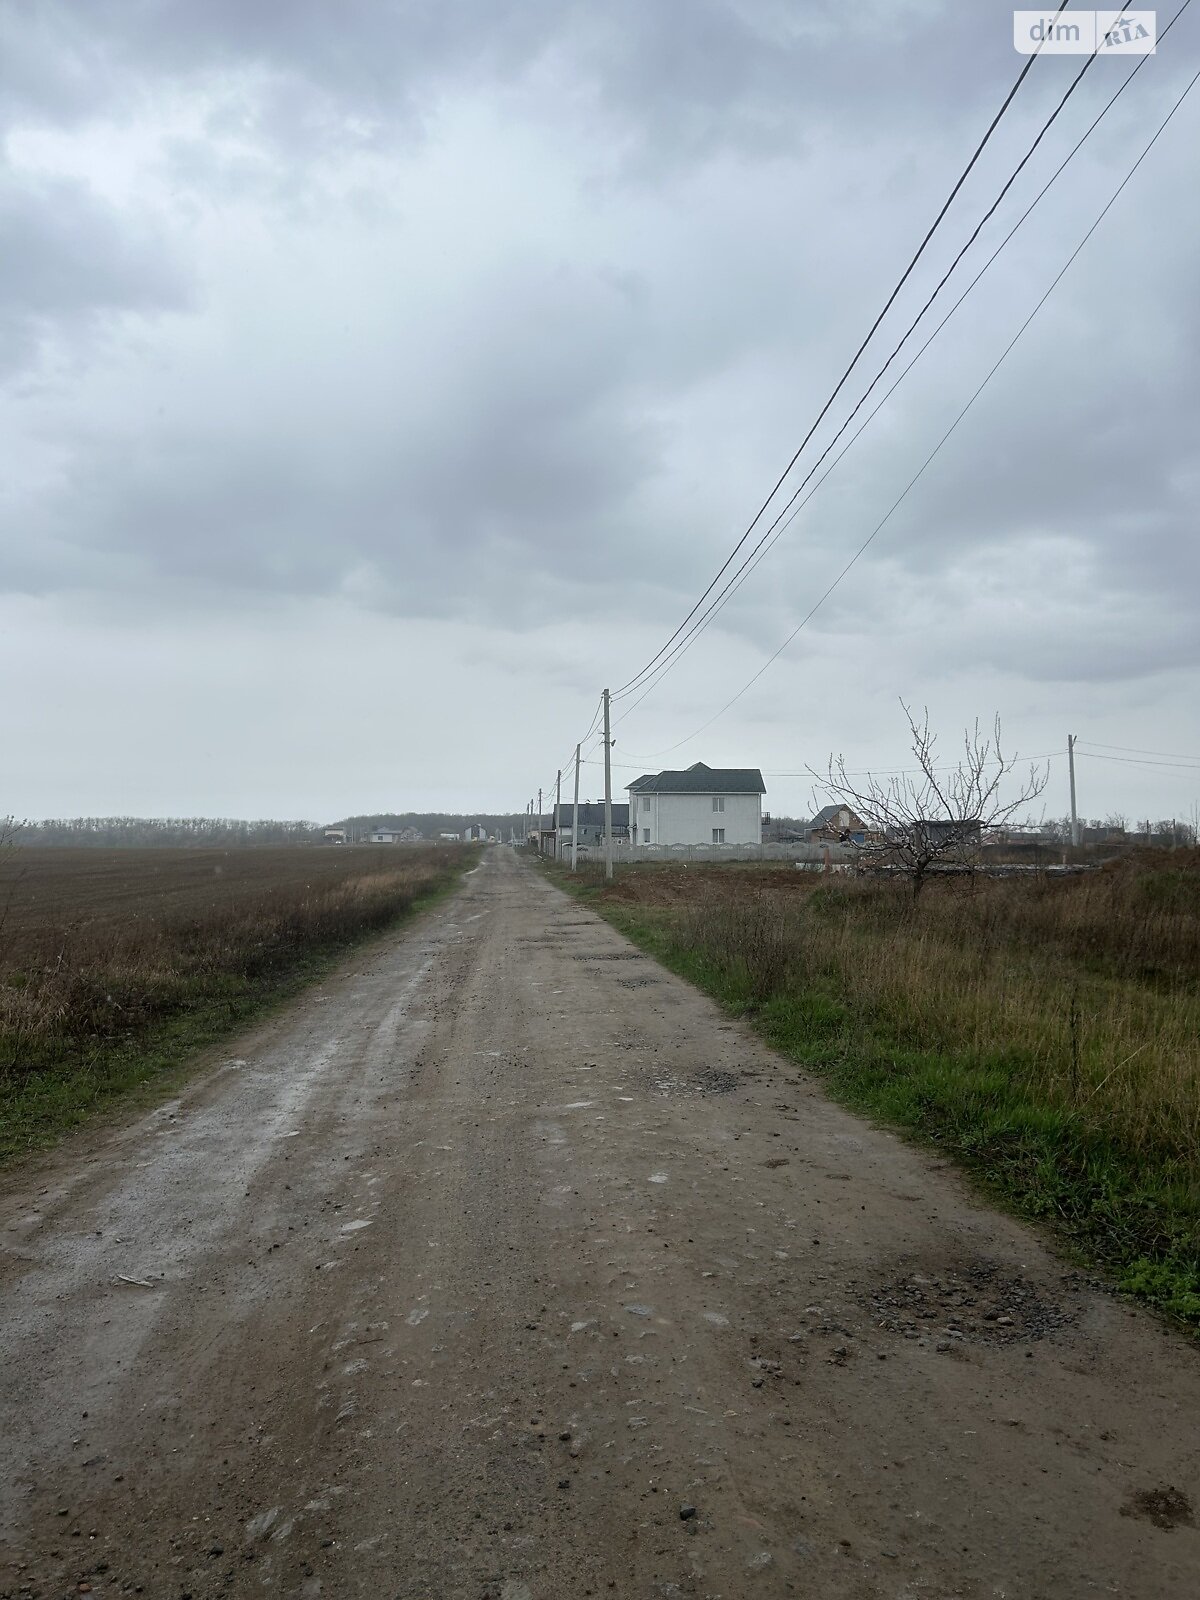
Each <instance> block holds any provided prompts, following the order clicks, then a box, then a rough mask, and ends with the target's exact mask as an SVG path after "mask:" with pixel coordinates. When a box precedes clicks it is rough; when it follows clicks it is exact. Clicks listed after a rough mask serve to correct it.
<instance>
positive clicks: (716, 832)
mask: <svg viewBox="0 0 1200 1600" xmlns="http://www.w3.org/2000/svg"><path fill="white" fill-rule="evenodd" d="M713 843H714V844H724V843H725V829H724V828H714V829H713Z"/></svg>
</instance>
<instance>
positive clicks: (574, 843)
mask: <svg viewBox="0 0 1200 1600" xmlns="http://www.w3.org/2000/svg"><path fill="white" fill-rule="evenodd" d="M578 870H579V746H578V744H576V747H574V811H573V813H571V872H578Z"/></svg>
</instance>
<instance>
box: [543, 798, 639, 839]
mask: <svg viewBox="0 0 1200 1600" xmlns="http://www.w3.org/2000/svg"><path fill="white" fill-rule="evenodd" d="M574 814H575V812H574V805H573V803H572V802H571V801H564V803H563V804H562V805H560V806H556V807H555V809H554V827H555V830H556V832H557V834H558V838H559V840H560V841H561V846H562V848H564V849H569V848H570V845H571V828H572V826H573V819H574ZM612 830H613V838H614V839H617V840H621V841H623V840H625V839H628V837H629V807H628V806H627V805H623V804H620V803H619V802H617V801H614V802H613V808H612ZM603 843H604V802H603V801H602V800H581V801H580V802H579V845H580V848H581V849H589V848H598V847H599V846H601V845H602V844H603Z"/></svg>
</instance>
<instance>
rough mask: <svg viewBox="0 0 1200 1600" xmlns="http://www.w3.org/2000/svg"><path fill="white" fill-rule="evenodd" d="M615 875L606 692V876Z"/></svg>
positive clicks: (606, 696)
mask: <svg viewBox="0 0 1200 1600" xmlns="http://www.w3.org/2000/svg"><path fill="white" fill-rule="evenodd" d="M612 875H613V843H612V740H611V739H610V738H609V726H608V690H607V689H605V691H604V876H605V877H606V878H611V877H612Z"/></svg>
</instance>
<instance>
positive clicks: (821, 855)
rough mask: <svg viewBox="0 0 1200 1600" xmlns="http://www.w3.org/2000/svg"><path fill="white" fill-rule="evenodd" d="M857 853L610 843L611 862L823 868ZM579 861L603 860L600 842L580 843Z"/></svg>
mask: <svg viewBox="0 0 1200 1600" xmlns="http://www.w3.org/2000/svg"><path fill="white" fill-rule="evenodd" d="M561 854H562V858H563V859H564V860H566V861H569V860H570V859H571V847H570V845H569V844H564V846H563V849H562V852H561ZM856 855H857V851H855V850H854V849H853V848H852V847H847V846H845V845H839V844H831V845H811V844H687V845H681V844H675V845H666V844H638V845H628V844H618V843H616V842H614V844H613V860H614V861H615V862H618V863H620V862H630V861H716V862H720V861H795V862H798V863H800V864H801V865H804V866H811V867H823V866H824V865H825V862H826V859H828V860H829V862H830V864H831V865H839V864H843V863H846V862H849V861H853V860H854V859H855V857H856ZM579 859H580V861H603V860H604V846H603V845H589V846H586V847H585V846H584V845H582V844H581V845H580V847H579Z"/></svg>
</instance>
